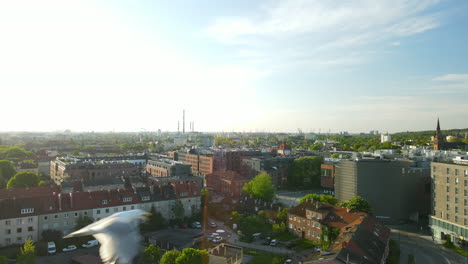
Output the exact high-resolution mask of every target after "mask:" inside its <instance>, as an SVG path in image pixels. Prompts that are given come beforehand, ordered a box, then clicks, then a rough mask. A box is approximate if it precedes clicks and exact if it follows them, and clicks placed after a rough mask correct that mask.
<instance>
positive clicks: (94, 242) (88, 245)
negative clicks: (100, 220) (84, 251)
mask: <svg viewBox="0 0 468 264" xmlns="http://www.w3.org/2000/svg"><path fill="white" fill-rule="evenodd" d="M98 244H99V242H98V241H97V240H90V241H88V242H86V244H83V245H81V246H82V247H84V248H92V247H95V246H97V245H98Z"/></svg>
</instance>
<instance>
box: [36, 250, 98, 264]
mask: <svg viewBox="0 0 468 264" xmlns="http://www.w3.org/2000/svg"><path fill="white" fill-rule="evenodd" d="M81 255H94V256H99V246H96V247H92V248H78V249H77V250H75V251H71V252H66V253H64V252H57V254H55V255H51V256H44V257H38V258H37V264H66V263H71V258H72V257H74V256H81Z"/></svg>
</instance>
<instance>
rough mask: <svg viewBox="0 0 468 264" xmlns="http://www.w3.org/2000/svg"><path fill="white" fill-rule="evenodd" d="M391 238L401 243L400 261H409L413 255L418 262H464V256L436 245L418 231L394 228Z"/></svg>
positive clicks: (425, 263) (461, 263)
mask: <svg viewBox="0 0 468 264" xmlns="http://www.w3.org/2000/svg"><path fill="white" fill-rule="evenodd" d="M390 237H391V239H393V240H395V241H397V242H399V244H400V251H401V255H400V263H407V261H408V256H409V255H413V256H414V257H415V260H416V264H464V263H465V262H464V260H463V257H462V256H460V255H458V254H457V253H455V252H452V251H450V250H448V249H445V248H443V247H442V246H440V245H435V244H434V243H432V241H430V240H428V239H427V238H424V237H422V236H420V235H419V234H417V233H410V232H404V231H398V230H394V229H392V234H391V236H390Z"/></svg>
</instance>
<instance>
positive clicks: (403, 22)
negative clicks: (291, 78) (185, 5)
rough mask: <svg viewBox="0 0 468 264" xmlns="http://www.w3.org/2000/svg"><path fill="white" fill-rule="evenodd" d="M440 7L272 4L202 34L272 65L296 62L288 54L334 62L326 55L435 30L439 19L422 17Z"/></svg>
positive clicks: (420, 0)
mask: <svg viewBox="0 0 468 264" xmlns="http://www.w3.org/2000/svg"><path fill="white" fill-rule="evenodd" d="M438 2H439V1H438V0H382V1H375V0H360V1H347V2H346V1H345V2H343V1H334V0H328V1H327V0H324V1H307V0H286V1H271V2H268V4H266V5H264V6H262V7H261V8H260V10H259V11H260V12H258V13H257V14H258V15H256V16H250V17H247V16H241V17H220V18H218V19H216V20H215V21H214V23H213V24H212V25H210V26H209V27H207V28H206V29H205V34H206V35H207V36H208V37H210V38H212V39H215V40H217V41H219V42H220V43H224V44H228V45H234V46H240V47H241V49H242V50H244V53H246V52H245V50H246V49H251V50H254V51H258V50H261V51H262V52H263V53H265V54H266V55H265V56H266V57H268V58H269V59H270V60H272V59H273V58H278V57H280V58H281V57H287V58H288V60H289V62H294V61H295V59H297V57H291V56H288V53H289V50H290V49H292V50H295V51H296V52H297V53H300V54H301V56H302V57H312V58H314V59H315V60H324V61H329V60H333V58H330V54H331V56H339V57H346V56H347V55H348V54H349V50H350V49H352V50H353V52H355V53H356V52H359V51H358V50H357V48H358V47H363V46H364V45H367V44H371V43H375V42H378V41H383V40H390V41H391V39H392V38H396V37H399V38H401V37H404V36H409V35H414V34H418V33H422V32H425V31H428V30H431V29H433V28H436V27H438V26H439V25H440V15H437V14H434V13H429V14H428V12H426V11H427V10H428V8H430V7H433V6H434V5H436V4H437V3H438ZM423 11H424V13H423ZM394 43H398V44H399V42H394ZM286 47H287V48H286ZM252 53H254V52H252ZM364 61H366V59H365V60H364ZM270 63H271V61H270Z"/></svg>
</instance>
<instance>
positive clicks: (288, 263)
mask: <svg viewBox="0 0 468 264" xmlns="http://www.w3.org/2000/svg"><path fill="white" fill-rule="evenodd" d="M291 263H292V259H287V260H286V261H285V262H284V264H291Z"/></svg>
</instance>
